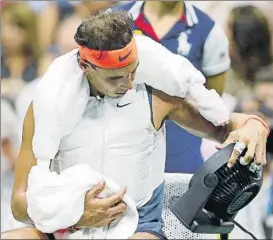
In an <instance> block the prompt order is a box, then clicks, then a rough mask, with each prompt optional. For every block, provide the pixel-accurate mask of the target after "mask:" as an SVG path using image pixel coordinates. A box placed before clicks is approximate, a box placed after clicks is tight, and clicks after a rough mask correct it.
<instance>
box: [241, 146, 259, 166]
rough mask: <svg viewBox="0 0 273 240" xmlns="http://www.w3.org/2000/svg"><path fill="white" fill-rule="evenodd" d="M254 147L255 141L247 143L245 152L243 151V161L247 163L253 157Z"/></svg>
mask: <svg viewBox="0 0 273 240" xmlns="http://www.w3.org/2000/svg"><path fill="white" fill-rule="evenodd" d="M256 148H257V141H251V142H250V143H249V144H248V146H247V152H246V153H245V156H244V162H245V163H249V162H250V161H251V160H252V159H253V158H254V155H255V152H256Z"/></svg>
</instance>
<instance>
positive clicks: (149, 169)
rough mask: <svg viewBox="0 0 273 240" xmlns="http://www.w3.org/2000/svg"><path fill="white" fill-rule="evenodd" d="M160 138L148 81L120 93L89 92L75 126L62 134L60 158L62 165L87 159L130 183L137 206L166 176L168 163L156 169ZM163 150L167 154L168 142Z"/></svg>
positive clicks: (94, 166) (122, 182) (123, 183)
mask: <svg viewBox="0 0 273 240" xmlns="http://www.w3.org/2000/svg"><path fill="white" fill-rule="evenodd" d="M117 104H119V106H122V107H118V106H117ZM162 139H164V135H163V133H162V131H158V132H157V131H156V129H155V128H154V126H153V124H152V121H151V107H150V104H149V99H148V92H147V89H146V85H145V84H135V86H134V88H133V89H132V90H129V91H128V92H127V93H126V94H125V95H124V96H123V97H121V98H118V99H113V98H109V97H107V96H106V97H104V98H103V99H97V98H96V97H90V99H89V102H88V104H87V107H86V109H85V111H84V114H83V117H82V119H81V120H80V122H79V123H78V124H77V126H76V128H75V129H74V130H73V131H72V132H71V133H70V134H68V135H66V136H64V137H63V138H62V140H61V144H60V147H59V153H58V156H57V158H58V160H59V161H60V165H61V169H65V168H68V167H71V166H73V165H75V164H79V163H84V164H88V165H89V166H90V167H91V168H92V169H94V170H95V171H98V172H100V173H102V174H103V175H105V176H107V177H109V178H111V179H112V180H113V181H115V182H116V183H117V184H119V185H120V186H127V193H128V194H129V196H130V197H131V198H132V199H133V200H134V201H135V202H136V204H137V206H138V207H139V206H142V205H144V204H145V203H146V202H147V201H149V199H150V198H151V196H152V192H153V190H154V189H155V188H156V187H157V186H158V185H159V184H160V183H162V181H163V180H164V168H163V169H161V173H159V172H157V171H155V170H156V169H154V164H156V159H154V158H153V150H154V148H155V146H156V145H157V144H159V143H160V142H162ZM162 150H163V154H164V144H163V149H162ZM161 161H162V157H161ZM161 165H164V161H163V163H162V164H161Z"/></svg>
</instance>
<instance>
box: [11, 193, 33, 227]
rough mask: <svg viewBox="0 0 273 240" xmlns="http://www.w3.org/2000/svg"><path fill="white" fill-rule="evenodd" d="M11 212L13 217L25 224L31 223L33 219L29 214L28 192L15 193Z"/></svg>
mask: <svg viewBox="0 0 273 240" xmlns="http://www.w3.org/2000/svg"><path fill="white" fill-rule="evenodd" d="M11 210H12V214H13V217H14V218H15V219H16V220H17V221H19V222H23V223H30V222H31V219H30V218H29V216H28V213H27V198H26V192H21V193H13V195H12V200H11Z"/></svg>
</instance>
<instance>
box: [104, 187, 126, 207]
mask: <svg viewBox="0 0 273 240" xmlns="http://www.w3.org/2000/svg"><path fill="white" fill-rule="evenodd" d="M125 193H126V187H124V188H122V189H121V190H120V191H119V192H118V193H115V194H113V195H112V196H110V197H108V198H104V199H101V201H102V204H103V205H104V206H105V207H112V206H114V205H115V204H117V203H119V202H120V201H121V200H122V198H123V196H124V195H125Z"/></svg>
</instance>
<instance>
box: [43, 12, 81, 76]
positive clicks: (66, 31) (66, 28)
mask: <svg viewBox="0 0 273 240" xmlns="http://www.w3.org/2000/svg"><path fill="white" fill-rule="evenodd" d="M80 23H81V20H80V18H78V17H77V16H76V15H72V16H69V17H67V18H66V19H64V20H63V21H62V22H61V23H60V25H59V27H58V28H57V31H56V35H55V37H54V42H55V44H53V45H52V46H51V47H50V48H49V49H48V50H47V51H46V52H45V53H44V55H43V56H42V58H41V61H40V74H41V75H42V74H43V73H44V72H45V70H46V69H47V68H48V66H49V64H50V63H51V62H52V61H53V59H54V58H56V57H58V56H60V55H63V54H65V53H67V52H69V51H71V50H72V49H74V48H77V44H76V42H75V40H74V34H75V32H76V30H77V27H78V26H79V24H80Z"/></svg>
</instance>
